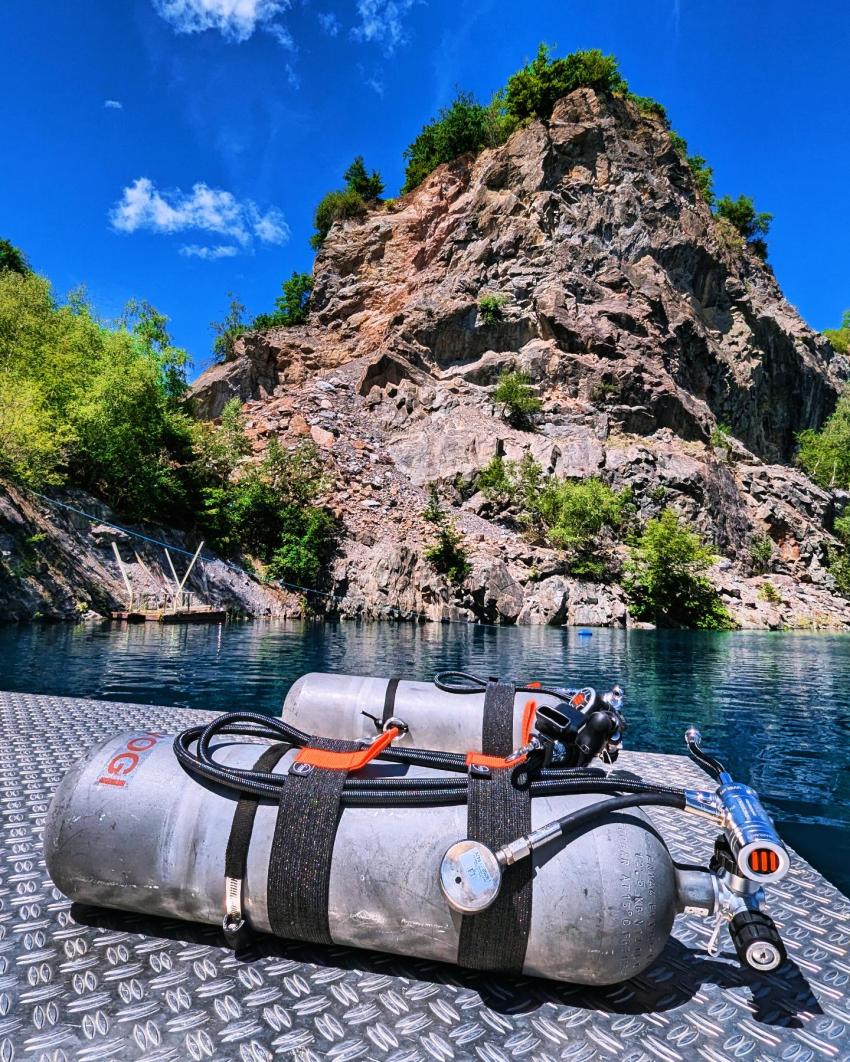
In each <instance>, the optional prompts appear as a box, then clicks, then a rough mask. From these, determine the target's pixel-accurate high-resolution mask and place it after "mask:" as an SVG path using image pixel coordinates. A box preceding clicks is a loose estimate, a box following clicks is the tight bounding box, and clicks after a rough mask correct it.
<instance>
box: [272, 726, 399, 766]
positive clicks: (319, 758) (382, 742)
mask: <svg viewBox="0 0 850 1062" xmlns="http://www.w3.org/2000/svg"><path fill="white" fill-rule="evenodd" d="M398 735H399V729H398V727H397V726H391V727H390V729H389V730H387V731H385V732H384V733H383V734H381V735H380V737H377V738H375V740H374V741H373V742H372V744H371V745H369V747H368V748H365V749H357V750H356V751H354V752H326V751H325V750H324V749H311V748H306V749H301V751H300V752H299V753H298V755H297V756H296V757H295V759H294V760H293V761H292V762H293V763H309V764H310V765H311V766H312V767H326V768H327V769H328V770H330V771H359V770H360V768H361V767H365V766H366V764H367V763H369V761H370V760H374V759H375V757H376V756H380V754H381V753H382V752H383V751H384V749H385V748H386V747H387V745H389V744H390V743H391V742H393V741H395V739H396V738H397V737H398Z"/></svg>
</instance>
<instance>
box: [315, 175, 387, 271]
mask: <svg viewBox="0 0 850 1062" xmlns="http://www.w3.org/2000/svg"><path fill="white" fill-rule="evenodd" d="M343 180H344V181H345V187H344V188H341V189H337V190H336V191H333V192H328V194H327V195H326V196H325V197H324V198H323V199H321V200H319V205H318V206H317V207H316V211H315V213H314V215H313V226H314V228H315V230H316V231H315V232H314V233H313V235H312V236H311V237H310V246H311V247H312V248H313V250H315V251H318V250H319V248H320V247H321V246H322V244H323V243H324V242H325V240H326V239H327V236H328V233H329V232H330V231H331V226H332V225H333V224H334V222H336V221H350V220H351V219H352V218H362V217H364V216H365V214H366V212H367V210H368V209H369V206H370V205H371V204H373V203H375V202H377V200H378V196H379V195H380V194H381V192H383V190H384V182H383V181H382V180H381V175H380V174H379V173H378V171H377V170H373V171H372V173H371V174H369V173H368V172H367V170H366V165H365V163H364V162H363V156H362V155H358V156H357V158H356V159H355V160H354V162H352V164H351V165H350V166H349V167H348V169H347V170H346V171H345V173H344V174H343Z"/></svg>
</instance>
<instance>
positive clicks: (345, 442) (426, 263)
mask: <svg viewBox="0 0 850 1062" xmlns="http://www.w3.org/2000/svg"><path fill="white" fill-rule="evenodd" d="M483 294H493V295H499V296H502V297H503V299H504V304H503V308H502V311H501V313H500V314H498V315H497V316H496V318H495V319H494V320H487V319H486V316H485V315H482V313H481V312H480V311H479V308H478V300H479V298H480V296H481V295H483ZM270 366H274V369H275V371H276V380H274V381H273V380H272V379H271V377H272V375H273V373H272V371H271V368H270ZM514 368H519V369H522V370H523V371H525V372H526V373H527V374H528V375H529V376H530V377H531V379H532V380H533V382H534V384H535V386H536V390H537V393H538V395H539V397H540V398H541V400H542V402H543V411H542V414H541V415H540V417H539V418H538V421H537V424H536V426H535V430H534V431H528V432H525V431H517V430H515V429H513V428H511V427H509V426H508V425H507V424H506V423H505V421H504V419H503V418H502V417H501V416H500V413H499V411H498V410H497V409H495V408H494V406H493V403H492V399H491V392H492V385H493V384H494V383H495V381H496V380H497V378H498V376H499V374H500V372H501V371H502V370H503V369H514ZM260 375H262V376H263V383H262V384H261V385H260V384H258V382H257V381H258V379H259V376H260ZM847 377H848V365H847V362H846V360H845V359H844V358H842V357H839V356H838V355H836V354H835V353H834V351H833V350H832V348H831V347H830V345H829V343H828V342H827V341H826V340H825V339H824V338H823V337H822V336H820V335H818V334H817V333H815V332H813V331H812V330H811V329H810V328H808V327H807V325H806V324H805V322H804V321H803V320H802V319H801V318H800V316H799V314H797V312H796V311H795V310H794V309H793V307H791V306H790V305H789V304H788V302H787V301H786V300H785V298H784V297H783V295H782V292H781V291H780V289H779V286H778V284H777V282H776V279H775V277H774V275H773V273H772V271H771V269H770V268H769V266H766V265H765V264H763V263H762V262H760V261H759V260H758V259H757V258H756V257H755V256H754V255H753V254H752V253H751V252H750V251H749V250H748V249H747V248H745V247H744V246H743V245H742V242H741V241H740V239H739V238H738V237H737V236H736V234H735V233H734V232H733V231H732V230H731V229H730V228H729V226H728V225H727V224H726V223H724V222H722V221H718V220H717V219H715V218H714V217H713V215H712V213H711V211H710V210H709V208H708V206H707V205H706V203H705V202H704V200H703V199H702V198H701V197H700V195H699V193H698V191H697V189H696V188H695V186H694V182H693V179H692V175H691V172H690V170H689V168H688V166H687V165H686V164H685V163H684V161H683V160H682V159H681V157H680V156H679V155H678V153H677V152H676V150H675V149H674V148H673V146H672V144H671V141H670V138H669V136H668V135H667V133H666V131H665V130H664V128H663V127H662V125H661V124H660V122H659V121H658V120H656V119H654V118H648V117H646V116H644V115H641V114H640V113H639V112H638V111H637V110H636V109H634V108H633V107H632V106H631V105H630V104H629V103H627V102H624V101H621V100H612V99H609V98H605V97H601V96H597V95H596V94H595V93H594V92H592V91H590V90H580V91H578V92H575V93H573V94H572V95H571V96H569V97H567V98H565V99H563V100H561V101H560V103H559V104H558V105H557V106H556V108H555V111H554V113H553V115H552V118H551V120H550V121H549V122H546V123H543V122H535V123H533V124H531V125H529V126H528V127H527V128H524V129H522V130H520V131H518V132H517V133H515V134H514V135H513V136H512V137H511V138H510V140H509V141H508V142H507V143H506V144H505V145H503V146H502V147H500V148H497V149H493V150H490V151H484V152H482V153H481V154H480V155H478V156H477V157H471V156H470V157H463V158H461V159H458V160H456V161H455V162H454V163H451V164H449V165H447V166H441V167H440V168H439V169H437V170H435V171H434V173H433V174H431V176H430V177H429V178H428V179H427V180H426V181H425V182H424V183H423V184H422V185H421V186H420V187H419V188H417V189H416V190H415V191H414V192H412V193H410V194H409V195H407V196H405V197H403V198H402V199H399V200H397V201H395V202H394V203H392V204H387V205H384V206H382V207H379V208H377V209H375V210H373V211H372V212H371V213H370V214H369V215H368V217H367V218H366V219H364V220H363V221H362V222H349V223H345V224H341V225H336V226H335V227H334V228H333V229H332V230H331V233H330V235H329V237H328V239H327V241H326V243H325V246H324V248H323V249H322V251H321V253H320V255H319V257H318V258H317V261H316V266H315V273H314V288H313V297H312V302H311V314H310V321H309V324H308V325H306V326H304V327H300V328H293V329H281V330H277V331H273V332H269V333H265V334H249V335H247V336H246V337H244V339H243V340H241V341H240V344H239V345H238V348H237V357H236V359H235V360H234V361H233V362H232V363H231V364H229V365H227V366H225V367H223V368H219V369H215V370H212V371H211V373H209V374H206V375H205V376H204V377H201V379H200V380H199V381H198V383H197V385H196V387H195V400H196V403H197V405H198V408H199V409H200V410H201V411H203V412H204V413H205V414H206V415H209V416H215V415H216V414H217V413H218V412H219V411H220V409H221V407H222V405H223V403H224V401H225V400H226V398H227V397H228V396H230V395H234V394H236V395H238V396H239V397H240V398H243V399H245V398H246V397H248V396H250V398H249V400H248V402H247V405H246V411H247V412H248V414H249V417H250V418H251V422H252V424H254V425H255V431H256V448H257V450H258V452H260V451H261V450H262V448H263V447H264V445H265V442H266V440H267V439H268V438H269V437H270V436H272V435H277V436H281V437H283V438H284V439H289V440H290V441H292V440H294V439H295V438H297V437H298V436H299V435H305V434H307V433H309V434H310V435H312V437H313V439H314V440H316V442H317V443H318V444H319V446H320V447H322V450H323V453H324V454H325V456H326V460H327V463H328V467H329V470H330V471H331V473H332V474H333V475H334V476H335V479H336V483H337V488H336V489H335V491H333V492H332V494H331V495H330V496H329V497H328V498H327V499H326V500H327V502H328V503H329V504H331V505H332V506H333V507H334V508H335V509H336V511H337V513H338V514H339V515H340V517H341V519H342V520H343V522H344V525H345V528H346V538H345V540H344V542H343V544H342V549H341V553H340V556H339V558H338V560H337V562H336V566H335V568H334V571H333V580H332V586H331V588H330V589H331V591H332V593H333V594H334V595H335V596H334V599H332V600H331V601H330V603H329V606H328V607H329V608H333V609H334V610H336V611H338V612H341V613H342V614H348V615H370V616H406V617H411V618H413V617H415V616H417V615H418V616H421V617H425V618H431V619H441V618H447V617H452V616H457V617H467V618H470V619H478V620H481V621H486V622H498V623H521V624H522V623H551V624H563V623H587V624H591V623H599V624H625V623H627V622H628V612H627V607H626V602H625V598H624V595H623V593H622V590H621V589H620V588H619V587H617V586H595V585H593V584H590V583H585V582H581V581H579V580H576V579H573V578H570V577H569V576H568V574H567V572H566V570H565V566H564V558H563V556H561V555H559V554H558V553H557V552H555V551H553V550H549V549H542V548H539V547H538V548H535V547H532V546H531V545H529V544H528V542H527V541H525V540H524V538H523V537H522V535H520V534H519V533H518V532H517V531H516V530H515V529H511V527H509V526H504V525H503V524H501V523H500V522H499V521H498V520H497V519H495V518H494V513H493V511H492V509H491V507H490V506H489V505H488V503H487V501H486V499H484V498H483V497H482V496H481V495H480V494H477V493H475V489H474V481H475V477H476V475H477V473H478V471H479V470H480V469H481V468H482V467H483V466H484V465H486V464H487V462H488V461H489V460H490V459H491V458H492V457H493V456H494V455H495V454H501V455H504V456H505V457H507V458H512V459H518V458H521V457H522V455H523V454H525V453H531V454H533V455H534V457H535V458H536V460H538V461H539V462H540V464H541V465H542V467H543V469H544V470H545V471H547V472H551V473H554V474H556V475H559V476H567V477H583V476H588V475H598V476H601V477H602V478H603V479H604V480H606V481H607V482H608V483H610V484H611V485H612V486H615V487H622V486H630V487H631V488H632V490H633V492H634V496H635V500H636V502H637V505H638V508H639V511H640V515H641V516H642V517H643V518H646V517H650V516H653V515H657V514H658V512H660V510H661V508H662V507H663V506H664V505H672V506H673V507H674V508H675V509H676V510H677V511H678V512H680V513H681V514H682V515H683V516H685V517H686V518H687V519H688V520H690V521H691V522H692V523H693V524H695V525H696V526H697V527H698V528H699V530H700V531H701V533H702V534H703V535H704V536H705V538H706V539H707V540H708V541H710V542H711V543H712V544H713V545H714V546H715V548H716V550H717V552H718V554H719V555H720V556H721V560H720V562H719V563H718V565H717V567H716V570H715V573H714V577H715V581H716V583H717V585H718V587H719V588H720V590H721V593H722V595H723V598H724V601H725V602H726V604H727V605H728V607H729V608H730V610H731V611H732V613H733V614H734V615H735V617H736V618H737V620H738V621H739V622H740V623H741V624H742V625H744V626H751V627H779V626H789V625H790V626H801V625H802V626H824V625H826V626H839V627H843V626H847V625H848V623H850V605H848V603H847V602H846V601H844V600H843V599H842V598H840V597H837V596H836V595H835V594H834V592H833V591H834V586H833V583H832V580H831V577H830V576H829V574H828V572H827V569H826V562H827V550H828V547H829V545H830V542H831V541H832V538H831V535H830V531H831V528H832V522H833V520H834V517H835V515H836V514H835V502H834V499H833V498H832V497H831V496H830V495H829V494H828V493H826V492H824V491H822V490H820V489H819V488H818V487H816V486H815V485H814V484H813V483H811V482H810V481H809V480H808V479H807V478H806V477H805V476H804V475H803V474H802V473H801V472H800V471H798V470H796V469H794V468H793V467H789V462H790V461H791V460H792V458H793V453H794V446H795V436H796V433H797V432H799V431H801V430H802V429H804V428H806V427H811V426H819V425H820V424H821V423H822V422H823V420H824V419H825V418H826V417H827V416H828V415H829V413H830V412H831V411H832V409H833V408H834V404H835V401H836V397H837V394H838V390H839V389H840V387H841V386H842V384H843V383H844V381H845V380H846V379H847ZM225 381H226V385H225ZM272 384H274V386H272ZM261 388H262V389H261ZM270 388H271V395H272V397H268V395H269V391H270ZM719 424H724V425H728V427H729V429H730V430H731V436H732V437H731V439H730V440H729V442H728V444H727V445H726V446H724V447H723V448H722V449H718V450H715V449H714V448H713V447H712V445H711V439H712V435H713V433H714V432H715V430H716V429H717V426H718V425H719ZM431 484H437V485H438V486H439V487H440V488H441V489H442V491H443V494H444V496H445V497H446V498H448V499H449V500H450V501H452V500H453V501H454V503H455V509H454V511H453V513H452V515H453V517H454V519H455V522H456V524H457V526H458V528H459V529H460V530H461V531H462V532H463V533H464V535H465V539H466V543H467V546H468V549H469V551H470V560H471V564H472V571H471V574H470V576H469V577H468V578H467V579H466V580H465V582H464V583H463V585H462V586H459V587H452V586H449V585H448V584H447V583H446V582H445V580H443V579H440V578H439V577H438V576H437V575H436V574H435V572H434V570H433V568H432V567H431V566H430V565H429V564H428V562H427V561H426V560H425V559H424V558H423V548H424V547H425V545H426V544H427V543H428V541H429V540H431V539H433V529H432V528H430V527H429V525H427V524H426V523H425V522H424V521H423V519H422V516H421V513H422V509H423V507H424V504H425V496H426V494H425V491H426V488H427V487H428V486H429V485H431ZM763 536H768V537H769V538H770V539H771V541H772V543H773V560H772V561H771V562H770V564H769V566H768V567H769V572H768V574H756V573H755V570H754V564H753V562H752V559H751V555H750V551H751V547H752V544H753V541H754V540H755V539H756V538H757V537H758V538H761V537H763ZM768 582H770V584H771V586H770V587H769V588H767V589H765V584H766V583H768Z"/></svg>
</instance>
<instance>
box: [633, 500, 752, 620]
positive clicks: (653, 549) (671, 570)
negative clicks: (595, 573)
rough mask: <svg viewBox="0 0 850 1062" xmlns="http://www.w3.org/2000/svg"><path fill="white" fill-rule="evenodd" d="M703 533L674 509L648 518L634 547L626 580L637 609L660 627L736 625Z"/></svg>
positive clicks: (637, 614) (636, 612)
mask: <svg viewBox="0 0 850 1062" xmlns="http://www.w3.org/2000/svg"><path fill="white" fill-rule="evenodd" d="M714 560H715V557H714V554H713V553H712V551H711V550H710V549H709V548H708V547H707V546H705V545H704V544H703V542H702V540H701V539H700V537H699V535H697V534H696V533H695V532H694V531H691V530H690V529H688V528H687V527H684V526H683V525H682V524H681V523H680V521H679V518H678V516H677V515H676V513H675V512H674V511H673V510H672V509H669V508H668V509H664V511H663V512H662V513H661V515H660V516H659V517H658V518H657V519H655V520H649V521H648V522H647V524H646V526H645V527H644V529H643V531H642V533H641V535H640V536H639V538H638V540H637V542H636V543H635V545H634V547H633V548H632V550H631V556H630V558H629V560H628V562H627V563H626V578H625V579H624V582H623V585H624V588H625V590H626V594H627V596H628V598H629V603H630V609H631V612H632V615H633V616H634V617H635V618H636V619H638V620H648V621H650V622H652V623H655V624H657V625H658V626H660V627H695V628H697V629H700V630H726V629H728V628H730V627H731V626H733V623H732V618H731V616H730V615H729V613H728V611H727V610H726V608H725V607H724V605H723V603H722V601H721V600H720V596H719V594H718V593H717V590H716V589H715V588H714V587H713V586H712V585H711V583H710V581H709V580H708V578H707V577H706V574H705V573H706V572H707V571H708V569H709V568H710V567H711V565H712V564H713V563H714Z"/></svg>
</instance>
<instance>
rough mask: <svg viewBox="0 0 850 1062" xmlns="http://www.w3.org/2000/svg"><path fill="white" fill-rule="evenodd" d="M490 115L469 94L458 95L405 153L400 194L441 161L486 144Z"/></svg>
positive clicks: (422, 179) (407, 190) (420, 180)
mask: <svg viewBox="0 0 850 1062" xmlns="http://www.w3.org/2000/svg"><path fill="white" fill-rule="evenodd" d="M491 122H492V115H491V116H488V111H487V108H485V107H482V106H481V104H480V103H478V102H477V101H476V100H475V97H474V96H472V95H471V93H468V92H460V93H458V95H457V96H456V97H455V99H454V100H453V101H452V103H451V105H450V106H449V107H444V108H443V109H442V110H441V111H440V112H439V113H438V115H437V117H436V118H434V119H433V120H432V121H430V122H429V123H428V124H427V125H426V126H425V127H424V128H423V129H422V132H421V133H420V134H419V135H418V136H417V137H416V139H415V140H414V141H413V143H412V144H410V145H409V147H407V148H406V149H405V151H404V158H405V161H406V163H407V165H406V168H405V171H404V186H403V187H402V190H401V191H402V194H403V195H404V194H406V193H407V192H410V191H412V190H413V189H414V188H415V187H416V186H417V185H419V184H421V183H422V181H424V180H425V178H426V177H427V176H428V174H429V173H431V172H432V171H433V170H435V169H436V168H437V167H438V166H439V165H441V164H442V163H443V162H451V161H452V160H453V159H456V158H458V157H459V156H460V155H464V154H466V153H467V152H468V151H480V150H481V148H483V147H486V146H487V144H488V143H489V138H490V134H491Z"/></svg>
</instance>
